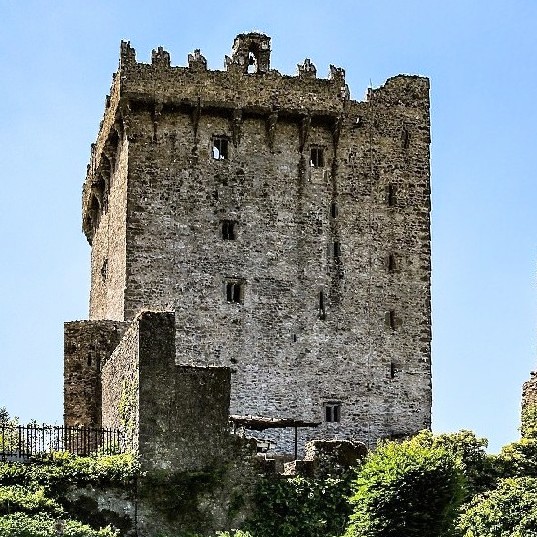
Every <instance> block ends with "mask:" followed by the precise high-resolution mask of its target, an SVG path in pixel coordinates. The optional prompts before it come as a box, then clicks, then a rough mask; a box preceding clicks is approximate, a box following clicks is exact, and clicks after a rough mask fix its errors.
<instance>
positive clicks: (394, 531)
mask: <svg viewBox="0 0 537 537" xmlns="http://www.w3.org/2000/svg"><path fill="white" fill-rule="evenodd" d="M464 494H465V489H464V477H463V476H462V473H461V470H460V469H459V467H458V465H457V461H456V460H455V459H454V457H453V455H451V454H450V453H449V451H447V450H446V449H444V448H440V447H425V446H423V445H422V444H421V443H420V439H410V440H406V441H404V442H402V443H396V442H385V443H381V444H379V446H378V447H377V449H376V450H375V451H374V452H371V453H370V454H369V455H368V456H367V458H366V460H365V462H364V464H363V466H362V468H361V470H360V472H359V474H358V477H357V479H356V483H355V489H354V495H353V496H352V498H351V503H352V504H353V505H354V513H353V514H352V516H351V525H350V526H349V528H348V530H347V533H346V536H347V537H358V536H360V537H362V536H363V537H365V536H367V537H377V536H379V537H380V536H382V537H391V536H393V537H401V536H402V535H404V536H405V537H413V536H416V537H423V536H427V537H436V536H440V535H443V534H445V532H447V531H448V530H449V528H450V527H451V525H452V523H453V520H454V518H455V517H456V515H457V509H458V507H459V505H460V503H461V501H462V499H463V497H464Z"/></svg>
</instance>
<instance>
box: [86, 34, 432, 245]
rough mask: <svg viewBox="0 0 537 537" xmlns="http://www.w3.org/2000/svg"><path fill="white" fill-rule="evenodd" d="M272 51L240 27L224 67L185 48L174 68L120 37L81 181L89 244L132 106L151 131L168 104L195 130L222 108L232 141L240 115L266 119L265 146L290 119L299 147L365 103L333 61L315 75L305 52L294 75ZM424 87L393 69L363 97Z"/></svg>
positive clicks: (419, 91) (412, 99)
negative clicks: (183, 61) (318, 128)
mask: <svg viewBox="0 0 537 537" xmlns="http://www.w3.org/2000/svg"><path fill="white" fill-rule="evenodd" d="M270 52H271V48H270V37H268V36H266V35H264V34H261V33H255V32H254V33H245V34H240V35H238V36H237V37H236V38H235V41H234V44H233V49H232V54H231V56H226V58H225V68H226V70H225V71H219V70H209V69H207V60H206V59H205V57H204V56H203V55H202V53H201V51H200V50H199V49H196V50H194V52H193V53H191V54H189V55H188V67H178V66H172V65H171V58H170V54H169V52H167V51H166V50H164V49H163V48H162V47H158V48H157V49H155V50H153V52H152V56H151V63H150V64H147V63H142V62H138V61H137V60H136V51H135V49H134V48H133V47H132V46H131V45H130V43H129V42H122V43H121V49H120V61H119V70H118V72H117V73H116V74H115V75H114V80H113V83H112V88H111V91H110V96H109V97H107V106H106V110H105V115H104V118H103V121H102V122H101V127H100V131H99V135H98V138H97V141H96V143H95V144H94V145H93V146H92V155H91V162H90V165H89V166H88V174H87V177H86V181H85V185H84V193H83V230H84V232H85V234H86V237H87V238H88V241H89V242H90V243H91V241H92V239H93V235H94V233H95V229H96V228H97V226H98V224H99V221H100V218H101V216H102V215H103V213H106V211H107V208H108V196H109V193H110V183H111V177H112V175H113V173H114V168H115V165H116V160H117V154H118V146H119V145H120V144H121V142H122V141H123V140H125V139H126V140H128V136H129V116H130V114H131V111H132V110H133V109H136V110H140V109H148V110H150V111H151V114H152V116H153V123H154V128H155V132H156V130H157V128H158V123H159V118H160V117H161V116H162V114H165V113H167V112H169V111H173V112H174V113H175V112H178V111H179V112H180V111H183V112H184V113H187V114H190V116H191V117H192V118H193V119H192V123H193V128H194V131H196V130H197V125H198V121H199V118H200V117H201V115H202V114H204V113H208V114H213V113H216V114H219V115H223V116H224V117H228V118H229V121H230V122H231V124H232V131H233V142H234V144H235V145H236V144H237V143H238V140H239V138H240V125H241V121H242V118H243V117H247V116H250V117H251V116H257V117H262V118H264V120H265V122H266V125H267V142H268V144H269V146H272V145H273V143H274V135H275V132H276V130H275V125H276V122H277V121H282V120H284V121H286V122H289V121H290V122H295V123H296V124H297V126H298V128H299V130H300V136H301V140H302V141H301V142H300V144H299V147H300V148H303V147H304V137H305V136H307V125H309V124H311V122H313V123H327V122H328V125H329V127H330V128H331V129H333V130H335V131H337V130H338V123H339V124H341V118H342V117H343V116H344V115H348V114H349V112H352V113H354V111H355V110H356V105H360V104H362V103H360V102H358V101H351V100H350V92H349V88H348V86H347V84H346V83H345V70H344V69H342V68H340V67H336V66H334V65H330V69H329V77H328V78H326V79H325V78H317V68H316V67H315V65H314V64H313V63H312V62H311V60H310V59H308V58H306V59H305V60H304V62H303V63H302V64H299V65H298V66H297V67H298V74H297V76H288V75H282V74H281V73H279V72H278V71H277V70H275V69H271V68H270ZM428 89H429V82H428V79H426V78H423V77H416V76H398V77H395V78H392V79H389V80H388V81H387V82H386V84H385V85H384V86H382V87H380V88H377V89H370V90H369V91H368V96H367V100H368V101H370V100H371V99H374V101H375V103H377V104H380V105H383V106H389V107H394V106H395V107H397V106H401V105H404V104H405V103H406V104H409V105H411V106H420V105H422V104H423V103H424V102H425V101H427V106H428ZM427 111H428V108H427ZM361 115H362V116H363V115H364V114H361ZM353 120H354V119H353ZM426 128H427V129H428V125H427V127H426ZM194 134H196V132H194ZM403 136H404V135H403ZM193 151H194V154H195V153H196V150H195V149H194V150H193Z"/></svg>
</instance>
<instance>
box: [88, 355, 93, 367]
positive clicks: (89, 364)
mask: <svg viewBox="0 0 537 537" xmlns="http://www.w3.org/2000/svg"><path fill="white" fill-rule="evenodd" d="M92 361H93V360H92V359H91V354H88V367H91V364H92Z"/></svg>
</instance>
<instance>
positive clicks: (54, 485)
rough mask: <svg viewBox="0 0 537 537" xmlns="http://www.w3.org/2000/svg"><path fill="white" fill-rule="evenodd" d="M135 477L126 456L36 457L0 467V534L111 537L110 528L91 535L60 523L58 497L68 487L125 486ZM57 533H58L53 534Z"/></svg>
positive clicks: (63, 454) (72, 523) (74, 524)
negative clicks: (25, 461) (30, 460)
mask: <svg viewBox="0 0 537 537" xmlns="http://www.w3.org/2000/svg"><path fill="white" fill-rule="evenodd" d="M138 472H139V468H138V464H137V461H136V459H135V458H134V457H133V456H132V455H130V454H125V455H112V456H99V457H75V456H73V455H71V454H70V453H66V452H58V453H54V454H52V456H46V457H41V458H36V459H34V460H33V461H32V463H31V464H21V463H8V462H4V463H0V535H1V536H2V537H49V536H50V537H52V536H54V537H56V536H57V535H60V534H61V535H63V536H65V537H112V536H115V535H117V532H116V531H115V530H112V529H110V528H105V529H101V530H95V529H92V528H91V527H90V526H87V525H84V524H82V523H80V522H77V521H74V520H69V519H63V517H64V516H65V511H64V508H63V507H62V505H61V503H62V502H63V503H64V505H65V506H67V503H66V500H65V498H64V497H63V495H64V494H65V492H66V491H67V490H69V488H70V487H71V486H78V487H83V486H86V485H92V486H105V485H116V486H121V487H125V486H126V485H128V484H129V483H130V482H132V480H133V479H134V476H135V475H136V474H137V473H138ZM77 512H78V511H77ZM79 514H80V513H79ZM58 517H61V518H58ZM96 525H97V526H98V525H99V524H97V523H96ZM58 528H61V531H62V532H63V533H58Z"/></svg>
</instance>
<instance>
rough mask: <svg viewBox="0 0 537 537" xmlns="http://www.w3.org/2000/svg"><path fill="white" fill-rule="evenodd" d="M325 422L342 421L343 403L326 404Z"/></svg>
mask: <svg viewBox="0 0 537 537" xmlns="http://www.w3.org/2000/svg"><path fill="white" fill-rule="evenodd" d="M324 420H325V421H326V422H327V423H339V422H340V421H341V403H335V402H334V403H332V402H329V403H325V405H324Z"/></svg>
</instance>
